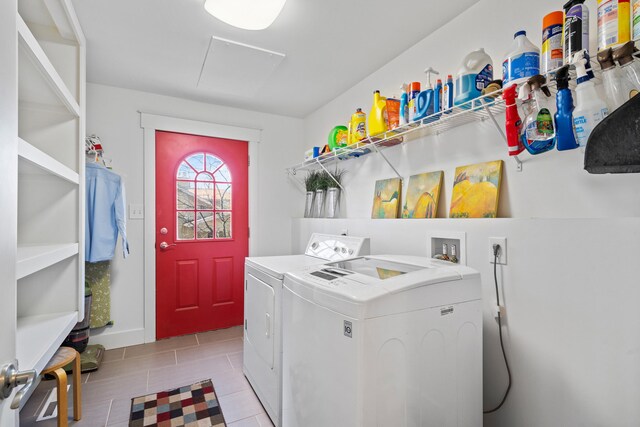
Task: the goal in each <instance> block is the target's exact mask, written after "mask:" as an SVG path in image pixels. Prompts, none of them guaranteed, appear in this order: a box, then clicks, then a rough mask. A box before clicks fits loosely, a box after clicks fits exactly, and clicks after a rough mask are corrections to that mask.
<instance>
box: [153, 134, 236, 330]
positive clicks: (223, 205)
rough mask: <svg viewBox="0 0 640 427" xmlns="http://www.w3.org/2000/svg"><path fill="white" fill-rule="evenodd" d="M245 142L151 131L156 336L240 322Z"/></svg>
mask: <svg viewBox="0 0 640 427" xmlns="http://www.w3.org/2000/svg"><path fill="white" fill-rule="evenodd" d="M247 193H248V143H247V142H244V141H234V140H230V139H220V138H210V137H203V136H195V135H186V134H180V133H171V132H156V228H157V229H156V336H157V338H158V339H160V338H166V337H171V336H176V335H185V334H191V333H195V332H202V331H208V330H212V329H220V328H227V327H229V326H235V325H241V324H242V322H243V313H242V310H243V276H244V258H245V257H246V256H247V254H248V250H249V236H248V228H249V227H248V208H247V205H248V203H247V198H248V195H247Z"/></svg>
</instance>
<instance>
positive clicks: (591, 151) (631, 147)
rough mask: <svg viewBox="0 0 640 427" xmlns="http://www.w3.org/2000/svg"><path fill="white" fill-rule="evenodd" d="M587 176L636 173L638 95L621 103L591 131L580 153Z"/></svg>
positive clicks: (639, 136)
mask: <svg viewBox="0 0 640 427" xmlns="http://www.w3.org/2000/svg"><path fill="white" fill-rule="evenodd" d="M584 168H585V170H586V171H587V172H589V173H597V174H603V173H640V95H636V96H634V97H633V98H631V99H630V100H629V101H627V102H625V103H624V104H623V105H622V106H620V108H618V109H617V110H615V111H614V112H613V113H612V114H610V115H608V116H607V117H606V118H605V119H604V120H603V121H601V122H600V123H599V124H598V125H597V126H596V127H595V128H594V129H593V131H592V132H591V135H590V136H589V140H588V141H587V148H586V151H585V154H584Z"/></svg>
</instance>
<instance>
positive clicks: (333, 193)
mask: <svg viewBox="0 0 640 427" xmlns="http://www.w3.org/2000/svg"><path fill="white" fill-rule="evenodd" d="M324 211H325V217H326V218H337V217H338V216H339V215H340V189H339V188H329V189H328V190H327V195H326V197H325V201H324Z"/></svg>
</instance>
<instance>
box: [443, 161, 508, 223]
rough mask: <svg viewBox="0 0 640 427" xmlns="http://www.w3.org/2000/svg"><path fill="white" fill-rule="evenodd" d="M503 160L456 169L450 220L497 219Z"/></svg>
mask: <svg viewBox="0 0 640 427" xmlns="http://www.w3.org/2000/svg"><path fill="white" fill-rule="evenodd" d="M501 181H502V160H496V161H493V162H486V163H478V164H475V165H469V166H461V167H457V168H456V175H455V180H454V182H453V192H452V194H451V209H450V211H449V217H451V218H495V217H496V216H497V213H498V198H499V197H500V182H501Z"/></svg>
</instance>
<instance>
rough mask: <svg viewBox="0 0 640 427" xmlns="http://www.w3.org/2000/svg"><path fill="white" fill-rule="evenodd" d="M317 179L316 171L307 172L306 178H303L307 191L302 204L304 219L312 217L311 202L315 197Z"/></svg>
mask: <svg viewBox="0 0 640 427" xmlns="http://www.w3.org/2000/svg"><path fill="white" fill-rule="evenodd" d="M318 178H319V173H318V172H317V171H311V172H307V176H306V177H305V178H304V186H305V188H306V190H307V194H306V199H305V203H304V217H305V218H311V217H312V216H313V215H312V214H313V210H312V209H313V201H314V199H315V196H316V190H317V189H318Z"/></svg>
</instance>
